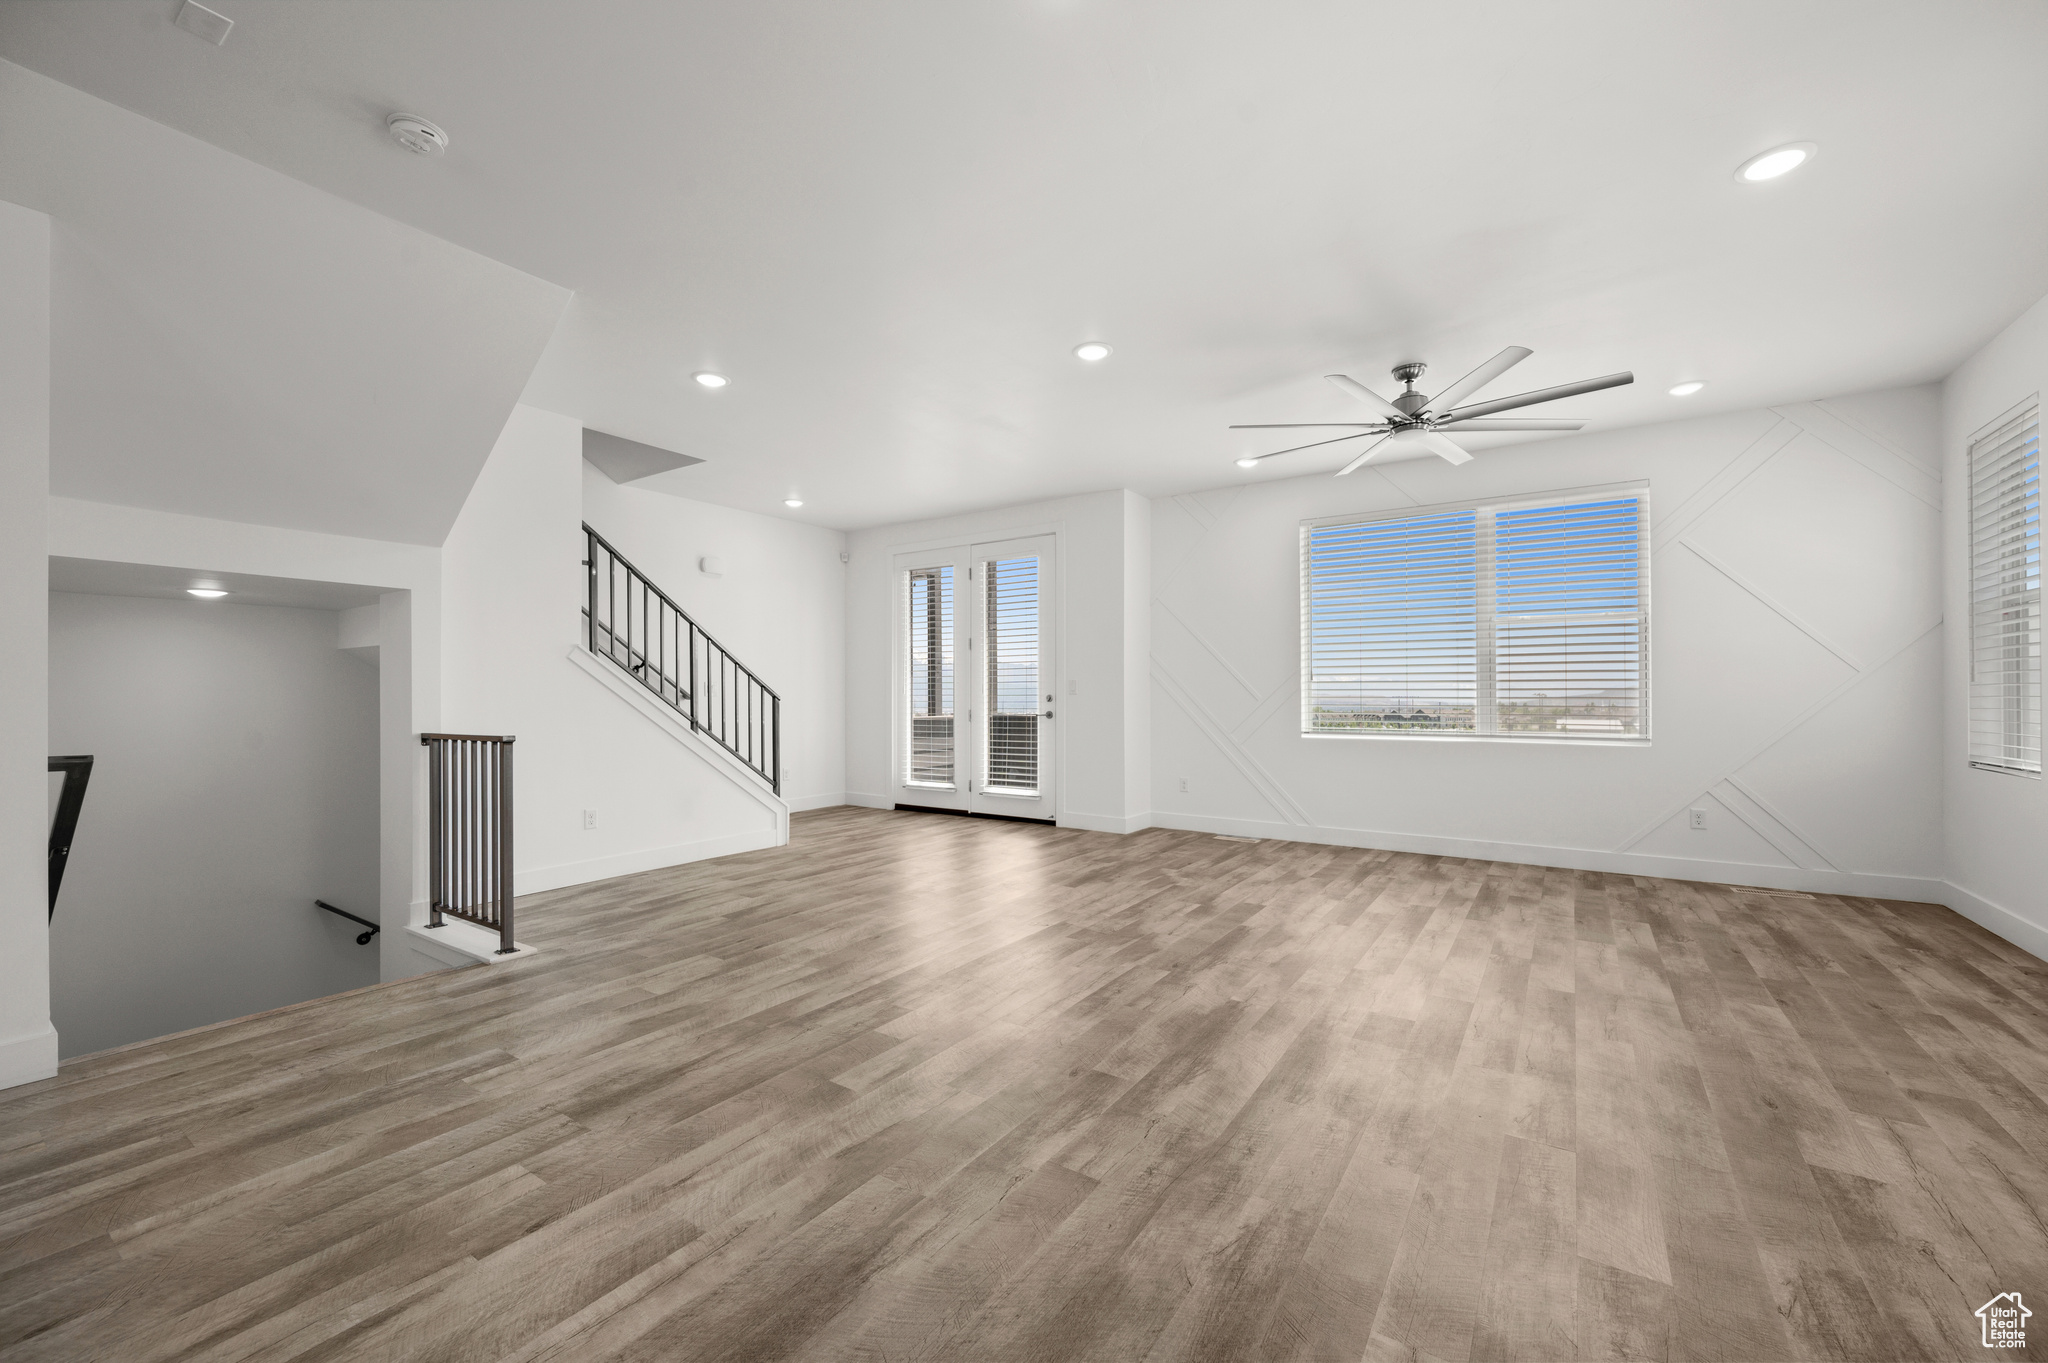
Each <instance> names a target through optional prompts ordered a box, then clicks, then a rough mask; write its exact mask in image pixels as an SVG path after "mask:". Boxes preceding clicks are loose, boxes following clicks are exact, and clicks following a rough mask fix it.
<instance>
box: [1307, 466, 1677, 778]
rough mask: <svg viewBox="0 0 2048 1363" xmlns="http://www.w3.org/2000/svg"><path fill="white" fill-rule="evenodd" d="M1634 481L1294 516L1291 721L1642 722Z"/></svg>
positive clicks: (1572, 727) (1476, 725)
mask: <svg viewBox="0 0 2048 1363" xmlns="http://www.w3.org/2000/svg"><path fill="white" fill-rule="evenodd" d="M1644 496H1645V493H1644V490H1643V489H1641V488H1624V489H1618V490H1614V491H1606V492H1593V493H1582V494H1578V495H1576V496H1569V495H1558V496H1553V497H1546V498H1523V499H1516V500H1512V501H1499V502H1487V503H1482V504H1479V505H1474V506H1460V507H1444V508H1431V509H1425V510H1422V511H1409V512H1402V513H1398V514H1390V515H1378V516H1370V517H1350V518H1345V519H1340V520H1328V521H1312V522H1309V523H1308V524H1306V525H1304V526H1303V527H1302V651H1303V674H1304V676H1305V677H1306V678H1307V684H1306V685H1305V686H1304V687H1303V688H1302V694H1303V713H1302V729H1303V731H1304V732H1307V733H1318V734H1411V735H1412V734H1437V735H1466V736H1489V737H1508V738H1514V737H1525V738H1538V737H1540V738H1547V739H1587V740H1595V741H1597V740H1603V739H1606V740H1611V739H1641V738H1646V737H1648V735H1649V689H1648V688H1649V658H1650V654H1649V647H1650V633H1649V590H1648V589H1649V580H1648V557H1647V549H1646V543H1645V541H1646V536H1647V525H1646V515H1645V507H1644Z"/></svg>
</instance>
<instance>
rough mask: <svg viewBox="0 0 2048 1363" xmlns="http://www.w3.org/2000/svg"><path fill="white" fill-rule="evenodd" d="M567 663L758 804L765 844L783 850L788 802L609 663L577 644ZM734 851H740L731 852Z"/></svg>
mask: <svg viewBox="0 0 2048 1363" xmlns="http://www.w3.org/2000/svg"><path fill="white" fill-rule="evenodd" d="M569 661H570V662H571V663H573V664H575V666H576V667H577V668H579V669H580V670H582V671H583V672H585V673H587V674H589V676H590V678H591V679H592V680H593V681H595V682H597V683H598V685H600V686H602V687H604V688H605V689H606V690H607V691H610V692H611V693H612V694H613V695H615V696H617V697H618V698H619V699H620V700H623V701H624V702H626V704H628V705H630V706H632V707H633V709H635V710H636V711H638V712H639V713H640V715H641V717H642V718H644V719H646V720H647V722H648V723H650V724H652V725H654V726H655V727H656V728H658V729H660V730H661V731H662V732H663V733H665V734H667V735H668V736H669V737H670V738H672V739H674V740H675V741H676V743H677V744H678V745H679V746H680V747H681V748H682V749H683V750H684V751H685V752H687V753H689V754H690V755H691V756H692V757H695V758H696V759H697V760H698V761H700V762H702V763H704V765H706V766H708V767H710V768H711V769H712V770H713V771H715V772H717V773H718V774H719V775H720V776H723V777H724V778H725V779H726V780H727V781H729V782H731V783H732V785H733V786H734V787H735V788H737V789H739V790H741V791H743V792H745V794H746V795H747V796H748V797H749V798H751V799H754V800H757V801H759V802H760V804H761V806H762V807H763V808H764V809H766V810H767V811H768V812H769V813H770V814H771V815H773V816H774V818H775V838H774V841H773V842H771V843H768V844H767V845H768V846H771V847H783V846H786V845H787V844H788V842H789V802H788V801H787V800H785V799H783V798H782V797H781V796H780V795H777V794H776V793H775V792H774V791H772V790H770V789H768V788H767V787H766V786H764V785H762V784H761V778H760V777H758V776H756V775H755V774H754V773H753V770H752V769H751V768H749V767H748V766H747V765H746V764H745V763H743V762H741V761H740V760H739V759H738V758H736V757H734V756H733V755H732V754H731V753H729V752H727V751H726V750H725V749H724V748H722V747H720V746H719V745H718V744H716V743H714V742H712V741H711V740H710V739H708V738H706V737H705V736H704V735H703V734H700V733H698V732H697V731H696V730H695V729H692V728H691V727H690V722H689V721H688V720H686V719H684V718H683V717H682V716H681V715H679V714H677V713H676V712H675V711H674V710H673V709H671V708H670V707H668V706H667V705H664V704H662V703H661V702H660V701H659V700H657V699H655V698H654V697H653V696H652V695H650V694H648V691H647V688H646V687H644V686H642V685H640V684H639V683H638V682H636V681H634V680H633V679H632V678H631V677H628V676H626V675H625V674H624V673H623V672H621V671H620V670H619V669H618V668H617V667H616V666H615V665H613V664H612V663H609V662H606V661H605V660H604V659H603V658H600V657H598V656H597V655H596V654H595V653H592V652H591V651H590V650H589V649H587V648H585V647H583V645H581V644H572V645H571V646H570V648H569ZM732 850H734V851H739V850H742V849H740V848H737V847H736V848H733V849H732Z"/></svg>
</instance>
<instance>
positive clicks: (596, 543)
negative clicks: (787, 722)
mask: <svg viewBox="0 0 2048 1363" xmlns="http://www.w3.org/2000/svg"><path fill="white" fill-rule="evenodd" d="M583 535H584V558H583V567H584V570H585V577H586V598H585V600H584V603H583V619H584V644H585V646H586V647H587V648H588V649H589V650H590V652H592V653H594V654H597V655H598V656H600V657H603V658H606V659H609V660H610V661H611V663H612V665H613V666H615V667H617V668H618V669H619V670H620V671H622V672H624V673H625V674H626V675H627V676H629V677H631V678H632V679H633V680H634V681H637V682H639V683H640V685H641V686H642V687H643V688H645V689H646V690H648V691H650V692H652V693H653V694H654V695H655V696H656V698H658V699H659V700H661V701H662V702H663V703H664V704H666V705H667V706H668V707H669V708H670V709H672V710H674V711H675V712H676V713H677V714H679V715H681V716H682V717H683V718H685V719H687V720H688V721H689V723H690V728H691V730H692V732H695V733H698V734H702V735H703V736H704V737H705V738H708V739H710V740H711V741H712V742H713V743H716V744H718V746H719V747H721V748H723V749H725V751H726V752H728V753H730V754H731V755H732V756H733V757H734V758H736V759H737V760H738V761H739V762H740V763H741V764H742V765H744V766H745V767H746V768H747V769H748V770H750V771H752V772H753V773H754V774H755V775H756V776H759V777H760V778H761V779H762V780H764V781H766V782H767V783H768V787H769V789H770V790H772V791H774V792H775V793H776V794H777V795H780V794H781V793H782V697H781V695H780V694H779V693H777V691H776V690H775V688H774V687H772V686H770V685H768V683H767V682H765V681H763V680H761V677H760V674H759V673H757V672H755V671H754V670H753V669H752V668H751V667H748V666H747V665H746V664H745V663H743V662H741V661H740V660H739V659H738V658H737V657H735V656H734V655H733V652H732V650H731V649H729V648H727V647H726V646H725V645H724V644H722V643H720V642H719V641H718V639H717V638H716V637H714V636H713V635H712V633H711V631H709V630H707V629H705V628H704V627H703V626H702V625H700V624H698V623H697V621H696V618H695V617H693V616H692V615H691V614H690V613H689V612H688V611H686V610H684V609H683V608H682V607H681V606H680V605H678V604H677V603H676V600H675V598H674V597H672V596H670V595H669V594H668V593H667V592H665V591H663V590H662V589H661V588H660V587H659V586H657V585H656V584H655V582H654V580H653V579H652V578H650V577H648V576H647V574H646V573H645V572H643V571H641V569H640V568H639V567H638V566H637V565H636V564H635V563H634V562H633V561H632V560H631V559H629V558H627V557H626V556H625V555H624V554H622V553H620V552H619V551H618V548H617V546H615V545H614V544H613V543H612V542H611V541H610V540H608V539H606V538H605V537H604V536H603V535H601V534H599V533H598V532H597V531H596V530H595V529H593V528H592V527H591V526H590V524H589V522H587V521H586V522H585V523H584V525H583ZM600 549H601V550H603V552H604V558H605V562H606V565H607V568H608V569H610V570H611V571H612V572H613V573H614V574H616V571H617V570H618V569H624V570H625V573H626V599H627V607H626V613H625V626H626V628H625V631H624V633H623V635H622V634H621V633H620V632H618V629H617V625H618V610H617V585H616V576H614V577H613V578H612V580H611V584H610V585H611V591H610V593H609V595H608V596H607V602H608V604H609V605H610V606H611V607H612V610H611V611H610V612H609V614H608V618H607V619H606V620H604V621H600V620H599V612H598V552H597V551H598V550H600ZM635 586H637V587H638V588H639V590H640V591H641V592H642V593H644V596H643V603H644V602H645V601H647V600H653V601H658V602H659V603H660V604H661V606H662V607H664V608H665V609H666V610H667V611H669V612H671V613H673V614H674V616H675V617H676V619H677V620H679V621H680V622H681V623H682V624H683V625H684V626H685V627H686V628H687V631H688V633H687V635H686V636H685V637H684V638H683V639H682V640H681V644H682V649H681V651H682V652H683V653H684V654H686V655H687V657H688V671H687V679H686V678H685V676H684V675H682V674H681V672H680V670H679V673H678V675H676V676H674V677H670V675H669V672H668V668H667V659H666V657H665V656H664V657H662V658H661V660H660V661H658V662H651V661H650V658H649V654H648V651H647V650H648V647H649V641H648V640H646V639H642V640H640V641H639V645H638V648H637V650H636V647H635V642H634V639H633V629H632V626H633V603H632V596H633V590H634V588H635ZM642 613H643V614H644V613H645V606H644V604H643V606H642ZM661 618H662V620H663V625H662V635H661V638H660V640H659V641H658V643H657V644H656V647H658V648H659V649H660V650H661V652H662V653H663V654H664V655H665V654H666V653H667V646H668V644H669V643H670V640H669V639H668V637H667V633H666V628H667V627H666V617H661ZM600 632H602V633H603V635H604V636H605V637H606V639H607V640H608V641H609V642H607V643H604V644H602V645H601V644H600V641H599V637H598V636H599V634H600ZM700 641H701V643H702V645H703V651H704V655H705V663H706V666H707V670H708V669H709V667H710V665H711V664H713V663H714V662H715V663H718V664H721V665H723V666H727V667H730V668H731V669H732V671H733V673H734V674H735V675H736V676H737V677H740V678H744V679H745V680H744V684H743V685H742V687H741V690H742V693H743V694H742V702H743V706H744V710H745V714H744V717H742V716H741V715H740V714H739V712H738V709H735V710H734V712H733V713H732V714H731V715H728V714H727V713H726V709H727V707H726V706H725V705H723V704H721V705H720V707H719V710H718V712H717V713H716V714H707V713H706V707H705V705H704V704H703V701H704V690H705V687H704V686H703V685H702V684H701V683H702V682H704V681H705V680H706V679H705V678H700V677H699V675H698V668H697V655H698V644H699V642H700ZM621 643H623V645H624V648H625V653H626V656H625V658H624V659H623V660H622V659H621V658H620V657H619V656H618V650H619V646H620V645H621ZM636 658H637V659H638V660H639V661H638V662H637V663H636V662H635V661H634V660H635V659H636ZM650 666H653V667H655V668H656V677H655V679H654V680H650V679H649V678H648V676H647V672H648V669H649V667H650ZM719 689H724V688H723V687H722V686H721V687H720V688H719ZM757 702H758V711H757ZM728 721H730V722H728ZM735 730H738V731H739V736H740V737H744V738H745V740H746V741H745V743H744V745H742V743H740V742H736V741H735V732H734V731H735ZM757 739H758V740H759V741H758V742H757V741H756V740H757ZM763 749H765V751H762V750H763Z"/></svg>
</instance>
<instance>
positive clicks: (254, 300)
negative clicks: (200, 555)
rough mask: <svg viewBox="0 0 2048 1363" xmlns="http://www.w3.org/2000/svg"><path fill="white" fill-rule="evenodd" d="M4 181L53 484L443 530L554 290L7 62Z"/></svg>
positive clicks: (362, 528) (516, 382)
mask: <svg viewBox="0 0 2048 1363" xmlns="http://www.w3.org/2000/svg"><path fill="white" fill-rule="evenodd" d="M178 36H185V35H182V34H179V35H178ZM0 199H8V200H12V201H13V202H15V203H19V204H23V205H26V206H28V207H30V208H34V209H37V210H40V211H41V212H44V213H48V214H49V215H50V216H51V218H52V220H53V229H54V230H53V244H52V254H53V271H52V280H51V291H52V304H53V308H52V311H53V321H52V331H53V336H52V350H53V353H52V357H51V358H52V377H51V389H52V391H51V412H50V424H51V486H52V489H53V490H54V491H56V492H57V493H60V494H62V495H65V496H71V497H81V498H86V499H89V500H93V501H101V502H114V503H119V504H121V505H126V506H145V507H154V508H158V509H162V510H167V511H181V512H188V513H191V514H195V515H203V516H213V517H218V518H222V519H226V520H235V521H247V522H253V523H257V524H263V525H279V526H290V527H294V528H299V529H306V530H320V531H327V532H330V533H335V534H344V535H360V536H364V537H367V538H372V539H384V540H397V541H402V542H407V543H414V544H439V543H440V542H441V540H442V539H443V538H444V537H445V536H446V534H447V531H448V527H449V526H450V525H452V524H453V523H454V520H455V515H456V512H457V511H459V510H460V509H461V506H462V503H463V500H464V499H465V498H466V497H467V496H468V494H469V488H470V485H471V484H472V483H473V482H474V481H475V479H476V474H477V471H478V470H479V469H480V468H482V466H483V461H484V459H485V457H486V456H487V455H488V454H489V453H490V450H491V445H492V443H493V442H494V441H495V440H496V438H497V435H498V432H499V430H500V429H501V428H502V427H503V426H504V424H505V418H506V417H507V416H508V415H510V413H511V410H512V407H513V405H514V404H515V403H516V402H517V400H518V397H519V393H520V390H521V389H522V388H523V387H524V385H525V383H526V381H527V379H528V377H529V376H530V374H531V373H532V370H533V366H534V364H535V362H536V361H537V360H538V359H539V357H540V355H541V352H542V350H543V349H544V348H545V346H546V344H547V340H548V337H549V335H550V333H551V332H552V330H553V328H554V325H555V322H556V320H557V319H558V318H559V317H560V316H561V312H562V309H563V307H564V306H565V305H566V303H567V302H568V297H569V294H568V290H566V289H564V288H561V287H560V286H558V285H554V284H550V283H547V282H545V281H543V280H539V279H536V278H534V277H533V276H531V275H527V274H523V273H521V272H520V271H518V270H515V269H513V268H511V267H509V266H506V265H502V264H499V263H498V262H496V261H493V260H489V259H486V258H485V257H483V256H481V255H478V254H477V253H475V252H473V251H469V250H465V249H464V248H462V247H460V246H455V245H451V244H450V243H448V242H445V241H441V240H439V239H437V238H435V237H432V236H430V235H428V234H427V233H425V232H422V231H420V230H419V229H418V228H415V227H408V226H406V225H405V224H403V223H399V222H395V221H393V220H391V219H389V218H386V217H383V216H381V215H379V214H377V213H375V212H372V211H370V210H368V209H365V208H361V207H359V206H357V205H355V204H351V203H348V202H345V201H343V200H341V199H338V198H336V197H335V196H334V195H332V194H329V193H327V192H326V191H324V190H320V189H315V188H313V187H311V186H309V185H306V184H303V183H300V182H299V181H296V180H293V179H291V178H289V177H287V176H285V175H283V174H280V173H278V172H277V171H275V170H270V169H267V168H265V167H263V166H259V165H256V164H254V163H253V162H250V161H247V160H244V159H243V158H241V157H239V156H236V155H234V154H232V153H230V152H227V151H223V150H221V149H220V148H218V147H215V146H212V145H209V144H208V143H206V142H202V141H200V140H198V139H196V138H194V137H191V136H189V135H187V134H185V133H182V132H177V131H174V130H173V129H170V128H167V127H165V126H163V125H162V124H160V123H155V122H152V121H150V120H149V119H146V118H142V117H140V116H138V115H136V114H133V113H130V112H128V111H127V110H125V109H120V108H116V107H115V106H113V105H111V104H108V103H105V102H103V101H101V100H98V99H95V98H93V97H92V96H90V95H87V94H83V93H81V92H79V91H77V90H74V89H71V88H69V87H68V86H64V85H60V84H58V83H57V82H56V81H53V80H50V79H48V78H47V77H44V76H40V75H37V74H35V73H33V72H30V71H26V70H23V69H22V68H20V67H18V66H13V65H9V64H6V63H0Z"/></svg>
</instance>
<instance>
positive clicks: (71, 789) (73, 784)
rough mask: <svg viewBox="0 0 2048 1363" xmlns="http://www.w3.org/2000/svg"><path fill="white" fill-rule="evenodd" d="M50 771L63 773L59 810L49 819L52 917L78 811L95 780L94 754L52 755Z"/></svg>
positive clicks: (76, 825)
mask: <svg viewBox="0 0 2048 1363" xmlns="http://www.w3.org/2000/svg"><path fill="white" fill-rule="evenodd" d="M50 772H51V774H52V775H55V774H56V773H58V772H62V773H64V786H63V789H61V790H59V791H58V792H57V813H56V815H55V816H54V817H53V818H52V819H51V820H50V918H51V919H55V918H56V916H57V887H58V886H60V885H62V884H63V883H64V868H65V866H67V865H69V864H70V861H71V839H72V838H73V837H75V836H76V835H77V833H78V812H79V810H81V809H83V808H84V807H85V783H86V782H87V781H90V780H91V779H92V754H90V753H77V754H73V755H71V756H68V757H56V756H53V757H51V758H50Z"/></svg>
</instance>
